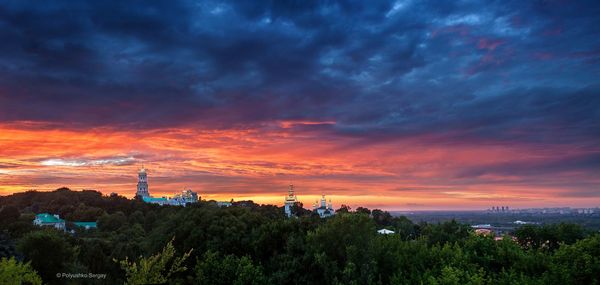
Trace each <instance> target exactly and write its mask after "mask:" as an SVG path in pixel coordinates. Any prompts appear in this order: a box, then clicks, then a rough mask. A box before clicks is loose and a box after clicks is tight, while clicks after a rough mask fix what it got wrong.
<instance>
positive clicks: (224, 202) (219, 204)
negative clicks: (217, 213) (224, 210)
mask: <svg viewBox="0 0 600 285" xmlns="http://www.w3.org/2000/svg"><path fill="white" fill-rule="evenodd" d="M216 203H217V206H219V207H231V205H232V203H231V202H227V201H216Z"/></svg>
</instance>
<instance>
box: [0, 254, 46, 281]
mask: <svg viewBox="0 0 600 285" xmlns="http://www.w3.org/2000/svg"><path fill="white" fill-rule="evenodd" d="M0 284H6V285H19V284H32V285H41V284H42V278H40V276H39V275H38V274H37V272H35V270H33V268H31V265H30V264H29V263H21V262H18V261H16V260H15V259H14V258H10V259H6V258H4V257H3V258H2V259H0Z"/></svg>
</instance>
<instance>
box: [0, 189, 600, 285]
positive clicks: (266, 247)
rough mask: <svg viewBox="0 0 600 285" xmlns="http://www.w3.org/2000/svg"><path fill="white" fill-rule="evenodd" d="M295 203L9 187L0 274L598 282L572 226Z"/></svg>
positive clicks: (593, 253)
mask: <svg viewBox="0 0 600 285" xmlns="http://www.w3.org/2000/svg"><path fill="white" fill-rule="evenodd" d="M44 212H47V213H52V214H59V215H60V216H61V218H64V219H65V220H67V227H68V230H69V231H67V232H63V231H60V230H55V229H50V228H39V227H35V226H33V224H32V220H33V218H34V216H35V214H37V213H44ZM295 212H296V213H298V217H293V218H287V217H286V216H285V215H284V213H283V209H282V208H281V207H275V206H272V205H257V204H255V203H252V202H250V201H245V202H242V203H234V205H233V206H231V207H225V208H219V207H217V206H216V205H215V204H214V203H210V202H200V203H198V204H195V205H192V206H188V207H174V206H158V205H151V204H145V203H143V202H140V201H136V200H129V199H126V198H124V197H120V196H117V195H112V196H103V195H102V194H101V193H99V192H95V191H71V190H69V189H66V188H61V189H58V190H56V191H53V192H33V191H32V192H26V193H16V194H13V195H10V196H6V197H0V231H2V232H1V233H0V257H1V258H3V259H2V262H0V264H3V265H4V267H3V268H0V283H1V284H4V283H5V281H6V282H9V283H7V284H11V283H10V282H16V281H18V280H16V279H15V278H16V277H14V276H16V275H18V276H28V278H29V279H28V280H23V281H24V282H30V283H34V284H36V282H38V281H39V280H38V279H36V278H35V274H37V275H39V276H40V277H41V280H43V282H44V283H49V284H63V283H72V284H81V283H87V284H120V283H130V284H143V283H165V282H166V283H172V284H598V282H600V278H599V277H598V272H600V258H599V257H600V236H598V235H597V234H596V235H591V234H589V232H587V231H586V230H585V229H583V228H581V227H579V226H576V225H570V224H557V225H547V226H543V227H537V226H527V227H523V228H519V229H517V230H516V231H515V233H514V235H515V236H516V238H517V239H516V240H515V241H513V240H512V239H510V238H505V239H503V240H499V241H496V240H494V239H493V237H490V236H478V235H475V234H474V233H473V231H472V230H471V228H470V227H469V226H467V225H464V224H460V223H457V222H455V221H449V222H444V223H441V224H427V223H419V224H415V223H413V222H411V221H410V220H409V219H407V218H405V217H392V216H391V215H389V213H387V212H385V211H381V210H369V209H366V208H359V209H356V211H351V210H350V209H349V208H342V209H340V210H339V211H338V214H336V215H335V216H334V217H331V218H326V219H321V218H319V217H318V216H317V215H314V214H312V213H311V212H310V211H303V210H301V209H295ZM70 221H97V222H98V228H97V229H90V230H85V229H82V228H77V227H74V226H73V225H70V224H69V223H70ZM381 228H387V229H390V230H394V231H395V232H396V234H391V235H379V234H377V232H376V230H378V229H381ZM71 229H72V230H73V232H71V231H70V230H71ZM34 271H35V272H34ZM18 272H20V273H19V274H16V273H18ZM60 273H71V274H75V273H86V274H88V277H85V278H84V277H77V278H74V277H64V276H62V275H58V277H57V274H60ZM90 273H92V274H106V276H105V277H98V276H99V275H90ZM32 274H33V275H32ZM15 280H16V281H15ZM17 284H18V283H17Z"/></svg>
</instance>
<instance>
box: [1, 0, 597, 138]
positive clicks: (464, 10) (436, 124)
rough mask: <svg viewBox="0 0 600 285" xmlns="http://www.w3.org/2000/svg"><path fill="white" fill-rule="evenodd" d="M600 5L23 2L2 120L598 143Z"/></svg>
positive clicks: (11, 18)
mask: <svg viewBox="0 0 600 285" xmlns="http://www.w3.org/2000/svg"><path fill="white" fill-rule="evenodd" d="M599 6H600V5H598V4H597V3H596V2H595V1H576V2H574V1H497V2H490V3H486V4H485V6H483V5H482V4H481V3H476V2H470V1H461V2H458V1H447V2H440V1H409V0H406V1H393V2H384V1H375V2H373V1H343V2H342V1H340V2H337V1H239V2H212V1H200V2H192V1H153V2H142V1H140V2H124V1H89V2H84V1H77V2H60V1H58V2H44V3H40V2H34V1H32V2H29V1H8V2H4V3H3V4H0V40H1V41H2V45H0V120H1V121H4V122H12V121H23V120H26V121H40V122H47V123H51V124H55V123H58V124H62V125H63V126H66V125H68V126H71V127H89V126H111V127H116V128H121V127H135V128H155V127H176V126H180V125H195V126H199V127H211V128H214V127H217V128H230V127H238V126H253V125H261V124H262V123H264V122H270V121H274V120H313V121H318V120H331V121H336V126H335V127H334V128H326V129H324V130H323V131H333V132H334V133H336V134H345V135H358V136H366V135H368V138H369V140H374V139H377V140H378V139H386V138H392V139H395V138H401V137H403V136H412V135H422V134H431V135H434V137H436V139H437V138H440V137H441V138H443V139H442V140H439V141H445V142H448V143H458V142H461V141H464V140H470V141H478V140H479V141H496V142H511V143H532V142H534V143H535V142H539V143H551V144H552V143H574V142H577V143H583V144H585V143H587V144H595V145H597V142H598V139H599V138H600V134H599V133H598V129H599V128H598V123H597V122H598V121H599V120H598V119H599V116H600V115H599V113H598V111H597V110H598V109H600V100H599V99H598V98H599V97H598V95H599V94H598V93H599V91H600V87H598V85H594V84H596V83H597V79H596V78H598V76H600V68H599V67H598V66H599V65H598V60H599V58H600V53H599V52H598V51H599V49H600V42H599V41H598V40H597V39H598V35H599V33H600V28H599V27H600V21H599V20H598V17H597V14H598V13H599V12H600V9H599Z"/></svg>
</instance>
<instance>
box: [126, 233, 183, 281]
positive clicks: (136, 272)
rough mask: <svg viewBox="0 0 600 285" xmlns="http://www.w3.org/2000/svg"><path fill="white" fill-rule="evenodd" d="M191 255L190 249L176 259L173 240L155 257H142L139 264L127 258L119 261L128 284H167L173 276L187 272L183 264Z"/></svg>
mask: <svg viewBox="0 0 600 285" xmlns="http://www.w3.org/2000/svg"><path fill="white" fill-rule="evenodd" d="M191 253H192V250H191V249H190V251H188V252H187V253H185V254H184V255H183V256H181V257H175V248H174V247H173V240H171V241H170V242H169V243H167V245H166V246H165V247H164V248H163V250H162V251H161V252H159V253H157V254H155V255H153V256H150V257H147V258H146V257H141V256H140V258H139V259H138V261H137V263H136V262H133V261H129V259H128V258H125V260H121V261H119V265H120V266H121V269H123V270H125V275H126V278H127V284H165V283H167V281H169V278H170V277H171V276H172V275H173V274H175V273H178V272H184V271H186V270H187V267H185V266H184V265H183V262H184V261H185V260H186V259H187V258H188V257H189V256H190V254H191ZM115 261H116V260H115Z"/></svg>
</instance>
